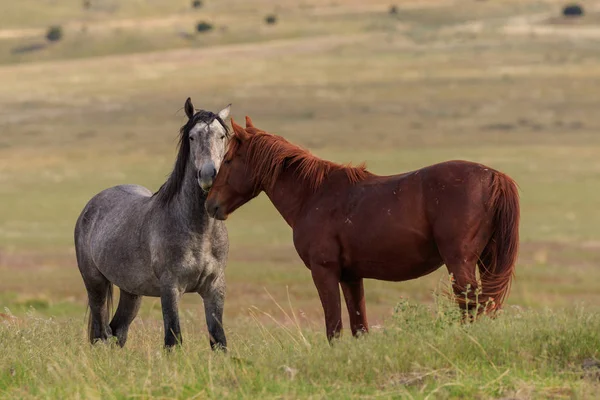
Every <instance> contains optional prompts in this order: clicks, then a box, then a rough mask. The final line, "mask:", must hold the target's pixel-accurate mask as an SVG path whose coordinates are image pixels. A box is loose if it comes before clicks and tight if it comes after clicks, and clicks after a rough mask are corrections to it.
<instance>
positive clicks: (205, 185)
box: [198, 178, 214, 193]
mask: <svg viewBox="0 0 600 400" xmlns="http://www.w3.org/2000/svg"><path fill="white" fill-rule="evenodd" d="M213 182H214V179H213V178H209V179H204V178H199V179H198V185H200V189H202V190H203V191H204V193H208V191H209V190H210V188H211V187H212V185H213Z"/></svg>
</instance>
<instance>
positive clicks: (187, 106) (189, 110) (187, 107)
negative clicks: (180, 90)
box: [183, 97, 196, 119]
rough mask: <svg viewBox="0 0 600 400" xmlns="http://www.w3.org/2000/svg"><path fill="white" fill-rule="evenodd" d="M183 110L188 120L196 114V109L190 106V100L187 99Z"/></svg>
mask: <svg viewBox="0 0 600 400" xmlns="http://www.w3.org/2000/svg"><path fill="white" fill-rule="evenodd" d="M183 108H184V109H185V115H187V117H188V118H189V119H192V117H193V116H194V114H195V113H196V109H195V108H194V105H193V104H192V99H190V98H189V97H188V98H187V100H186V101H185V106H183Z"/></svg>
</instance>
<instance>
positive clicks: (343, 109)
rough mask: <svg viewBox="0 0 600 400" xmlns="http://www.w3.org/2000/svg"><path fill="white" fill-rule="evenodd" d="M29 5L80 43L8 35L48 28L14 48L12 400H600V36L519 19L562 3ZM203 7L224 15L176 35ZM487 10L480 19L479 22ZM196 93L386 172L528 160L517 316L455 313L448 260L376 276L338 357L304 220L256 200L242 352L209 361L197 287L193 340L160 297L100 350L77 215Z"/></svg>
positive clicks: (242, 272) (1, 326)
mask: <svg viewBox="0 0 600 400" xmlns="http://www.w3.org/2000/svg"><path fill="white" fill-rule="evenodd" d="M13 3H14V4H13ZM13 3H10V4H7V5H6V9H4V8H3V13H2V15H0V22H3V23H4V25H3V29H12V27H14V28H16V29H30V28H31V29H42V32H43V29H44V28H45V26H47V25H48V24H50V23H61V24H63V25H64V26H65V32H66V34H67V36H66V37H65V40H64V41H61V42H59V43H57V44H56V45H54V46H52V47H50V48H48V49H46V50H42V51H40V52H38V53H34V54H28V55H24V56H16V55H14V54H10V49H12V48H13V47H14V46H16V45H20V44H24V43H29V41H30V40H33V41H35V40H34V39H31V38H25V39H23V38H19V39H0V63H1V64H4V65H1V66H0V85H1V87H2V90H1V91H0V130H1V132H2V133H1V134H0V312H6V310H8V311H9V313H12V314H14V315H15V316H16V317H17V320H16V321H12V320H0V354H2V357H1V358H0V397H3V398H4V397H6V398H32V397H43V398H65V397H67V398H71V397H77V396H80V397H82V398H94V397H103V398H104V397H108V398H111V397H115V398H130V397H135V396H137V397H142V398H150V397H153V398H156V397H179V398H187V397H192V396H194V395H198V397H200V398H204V397H222V396H225V395H228V396H229V397H238V398H245V397H267V398H269V397H277V398H297V397H311V396H312V397H316V398H320V397H334V396H335V395H337V397H341V398H349V397H359V396H362V397H368V398H371V397H373V398H374V397H384V398H411V397H412V398H427V397H428V396H429V397H428V398H518V399H523V398H544V399H545V398H594V397H595V393H597V392H598V390H599V389H600V388H599V387H598V380H597V377H596V376H595V375H594V374H595V373H596V372H594V371H593V370H590V371H586V372H584V371H582V370H581V365H582V362H583V361H584V360H585V359H587V358H593V357H599V356H600V355H599V354H598V352H599V351H600V339H599V337H598V332H599V331H600V330H599V329H598V328H600V327H599V325H600V317H599V314H598V311H599V307H598V304H600V291H599V290H598V282H600V269H599V268H598V264H599V263H600V256H599V255H598V247H599V246H600V231H599V230H598V229H597V227H598V226H599V225H600V211H598V204H600V189H598V185H597V182H598V180H599V179H600V162H599V161H598V154H600V136H598V132H600V113H598V112H597V110H598V108H599V106H600V104H599V102H598V96H597V90H596V88H597V87H598V84H600V75H599V74H598V71H599V70H600V56H599V55H598V53H597V52H594V51H593V50H594V49H596V48H597V40H596V39H594V38H578V39H573V38H571V37H566V36H564V37H563V36H561V35H552V36H544V35H539V36H533V35H523V36H518V35H516V36H510V35H507V34H505V33H504V31H503V30H502V27H503V26H504V25H505V24H507V23H508V22H509V21H510V20H511V19H512V18H513V17H518V16H520V15H529V14H537V13H539V12H550V11H552V10H554V9H555V8H556V7H555V5H556V4H555V3H553V2H545V1H544V2H529V3H527V4H523V3H522V2H519V1H507V2H502V3H499V2H489V1H488V2H473V4H470V5H469V7H467V6H465V7H459V6H457V5H456V4H453V5H450V4H449V3H448V2H444V1H441V2H440V4H438V3H434V2H432V3H431V4H428V5H424V4H422V3H414V2H412V1H409V0H406V1H398V2H397V3H398V5H399V7H400V13H399V14H398V16H396V17H391V16H389V15H387V13H386V10H387V8H388V7H389V4H388V2H369V3H368V4H366V3H365V2H358V1H356V2H355V1H353V0H343V1H338V2H335V4H334V2H331V4H324V3H323V2H318V1H316V0H314V1H313V0H310V1H309V0H306V1H304V2H303V3H302V4H299V3H297V2H292V1H291V0H289V1H286V2H280V1H274V0H263V1H260V2H259V1H257V2H247V1H242V0H235V1H234V0H231V1H223V2H208V1H207V2H205V3H206V8H205V9H203V10H202V11H200V12H198V13H193V12H191V11H189V10H187V8H185V9H184V6H185V7H187V2H181V3H179V2H168V1H158V0H157V1H123V2H120V4H121V6H120V7H118V8H117V9H115V10H113V11H112V12H111V13H109V12H106V11H101V10H96V11H94V12H93V14H92V17H90V18H89V21H88V20H86V19H85V18H84V17H83V16H82V11H81V10H80V9H79V8H78V6H77V4H78V3H77V4H75V2H74V0H73V1H65V2H60V4H58V3H57V4H52V5H50V2H42V3H40V2H37V1H35V2H34V1H32V0H23V1H22V2H13ZM34 3H35V4H34ZM109 3H110V2H105V3H103V4H104V5H110V4H109ZM278 7H279V8H278ZM173 8H174V9H173ZM21 12H23V14H20V13H21ZM273 12H274V13H276V14H277V15H278V17H279V20H278V24H277V25H275V26H272V27H266V26H265V25H264V23H263V17H264V15H265V14H267V13H273ZM552 12H553V11H552ZM25 16H26V17H25ZM205 16H206V18H208V19H211V21H216V23H217V25H218V26H219V25H227V26H228V30H226V31H221V30H217V31H215V32H212V33H210V34H208V35H206V36H198V37H197V38H196V39H182V38H181V37H179V36H178V35H177V32H178V31H177V29H178V28H179V27H180V26H182V25H185V24H188V22H189V23H192V22H193V23H195V22H197V19H204V18H205ZM88 17H89V16H88ZM209 17H210V18H209ZM86 18H87V17H86ZM213 18H214V19H213ZM128 20H129V21H133V25H132V26H133V27H134V28H131V27H126V26H123V25H122V26H121V27H119V28H118V29H117V28H115V26H114V25H110V24H109V23H108V22H110V21H116V22H118V23H119V24H123V21H125V22H127V21H128ZM165 20H167V22H166V23H165ZM82 21H88V22H87V23H88V24H89V30H88V33H87V34H86V35H88V36H86V39H85V40H84V39H82V37H83V36H81V35H82V33H81V32H79V31H78V30H77V26H78V25H77V24H79V23H81V22H82ZM90 21H91V22H90ZM94 21H95V22H94ZM473 21H475V22H477V23H481V24H482V26H483V28H482V29H481V31H479V32H476V33H472V32H471V33H470V32H469V31H468V29H467V30H461V29H465V26H466V27H467V28H468V27H469V24H470V23H471V22H473ZM92 22H94V23H97V25H94V24H93V23H92ZM152 24H158V25H156V26H154V25H152ZM188 25H189V24H188ZM188 25H185V26H188ZM190 26H193V24H192V25H190ZM1 33H2V32H0V34H1ZM148 51H150V52H148ZM152 51H154V52H152ZM188 96H191V97H192V99H193V100H194V104H196V106H198V107H202V108H205V109H211V110H217V109H220V108H222V107H223V106H224V105H226V104H228V103H233V108H232V112H233V116H234V118H235V119H236V120H237V121H241V120H243V117H244V115H250V116H252V118H253V120H254V123H255V124H256V125H257V126H258V127H260V128H264V129H266V130H268V131H271V132H274V133H278V134H281V135H283V136H285V137H286V138H288V139H289V140H291V141H293V142H295V143H298V144H301V145H303V146H305V147H308V148H309V149H311V150H312V151H313V152H314V153H316V154H317V155H319V156H321V157H324V158H327V159H331V160H335V161H339V162H348V161H353V162H360V161H363V160H365V161H367V164H368V165H369V168H370V169H371V170H372V171H373V172H375V173H378V174H392V173H399V172H403V171H409V170H413V169H417V168H421V167H423V166H426V165H430V164H432V163H435V162H440V161H444V160H448V159H457V158H462V159H469V160H473V161H478V162H482V163H485V164H487V165H489V166H491V167H493V168H497V169H500V170H502V171H504V172H506V173H508V174H509V175H511V176H512V177H513V178H515V180H516V181H517V182H518V184H519V186H520V189H521V191H520V193H521V206H522V222H521V239H522V240H521V252H520V257H519V262H518V265H517V270H516V272H517V276H516V279H515V281H514V285H513V289H512V292H511V295H510V296H509V298H508V301H507V308H506V313H505V314H504V315H502V316H501V317H499V318H498V319H496V320H493V321H491V320H487V319H484V320H482V321H479V322H478V323H476V324H473V325H460V324H458V323H457V320H456V317H457V316H456V313H455V309H454V308H449V307H448V306H447V305H444V304H437V303H436V299H437V298H436V297H432V292H433V291H435V290H436V288H437V287H438V283H439V282H440V280H444V279H445V273H446V271H445V269H444V268H442V269H440V270H438V271H436V272H435V273H433V274H431V275H429V276H427V277H424V278H421V279H418V280H414V281H410V282H401V283H391V282H381V281H368V282H366V284H365V286H366V300H367V313H368V318H369V322H370V323H371V325H372V326H373V329H372V334H371V335H369V336H368V337H365V338H362V339H360V340H359V341H355V340H353V339H352V338H350V337H348V336H349V334H348V332H347V331H346V334H345V336H344V338H343V339H342V340H341V342H340V343H338V344H336V346H334V347H333V348H330V347H329V346H328V345H327V344H326V341H325V335H324V327H323V325H324V324H323V321H322V319H323V315H322V308H321V305H320V302H319V299H318V295H317V293H316V289H315V287H314V285H313V283H312V280H311V276H310V272H309V271H308V270H307V269H306V267H305V266H304V265H303V264H302V263H301V261H300V259H299V258H298V256H297V254H296V252H295V250H294V248H293V245H292V234H291V230H290V228H289V227H288V226H287V225H286V224H285V222H284V221H283V219H282V218H281V217H280V216H279V215H278V214H277V212H276V210H275V209H274V207H273V206H272V205H271V204H270V202H269V201H268V199H267V198H266V197H265V196H259V197H258V198H257V199H255V200H253V201H252V202H250V203H249V204H248V205H246V206H244V207H242V208H241V209H239V210H238V211H236V212H235V213H234V214H233V215H232V216H231V217H230V219H229V220H228V221H227V227H228V230H229V234H230V239H231V251H230V257H229V262H228V266H227V270H226V277H227V285H228V296H227V300H226V309H225V320H224V323H225V328H226V330H227V332H228V339H229V344H230V346H231V352H230V355H229V356H223V355H219V354H213V353H212V352H210V350H209V348H208V344H207V338H206V334H205V323H204V316H203V311H202V306H201V299H200V298H199V296H197V295H192V294H189V295H185V296H184V297H183V300H182V307H181V308H182V315H183V319H184V323H183V326H184V329H185V332H184V338H185V342H184V348H183V350H182V351H176V352H174V353H173V354H170V355H168V356H167V355H165V354H163V353H162V351H161V346H162V336H163V333H162V321H161V313H160V300H159V299H155V298H154V299H153V298H148V299H145V300H144V302H143V306H142V309H141V311H140V314H139V318H138V320H136V322H135V323H134V326H133V328H132V332H131V337H130V342H129V343H128V346H127V348H126V349H124V350H121V349H116V348H113V347H110V346H96V347H93V348H92V347H90V346H89V345H88V344H87V343H86V340H85V334H84V329H85V321H84V315H85V306H86V293H85V289H84V287H83V284H82V281H81V277H80V275H79V272H78V270H77V266H76V263H75V256H74V249H73V242H72V240H73V239H72V231H73V226H74V223H75V220H76V218H77V216H78V214H79V212H80V211H81V209H82V208H83V206H84V205H85V203H86V202H87V201H88V200H89V199H90V198H91V197H92V196H93V195H94V194H95V193H97V192H98V191H100V190H102V189H104V188H106V187H109V186H113V185H117V184H122V183H138V184H142V185H145V186H147V187H149V188H150V189H152V190H156V189H157V188H158V187H159V186H160V185H161V184H162V183H163V182H164V179H165V177H166V176H167V175H168V173H169V172H170V169H171V168H172V164H173V161H174V157H175V154H176V153H175V144H176V134H177V131H178V128H179V126H180V125H181V124H182V123H183V119H184V117H183V112H182V111H181V107H182V106H183V102H184V100H185V99H186V98H187V97H188ZM407 298H408V299H410V302H407V301H406V300H401V299H407ZM279 304H281V305H285V306H284V307H283V308H284V309H285V310H286V312H287V313H288V314H290V315H291V313H292V311H293V312H294V313H295V314H296V316H297V317H298V320H299V324H300V327H298V326H297V325H296V324H295V322H293V321H291V320H290V319H289V318H288V317H287V316H286V315H284V313H283V312H282V311H281V309H280V308H279ZM344 313H345V311H344ZM11 321H12V322H11ZM344 321H347V315H346V314H344ZM302 335H303V336H304V337H305V339H306V342H305V341H304V340H303V339H302ZM307 343H308V344H307ZM234 357H236V358H234ZM236 360H238V361H236ZM239 360H242V361H239ZM290 374H291V375H293V379H292V376H291V375H290ZM582 376H583V378H582Z"/></svg>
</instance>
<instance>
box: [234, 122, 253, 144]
mask: <svg viewBox="0 0 600 400" xmlns="http://www.w3.org/2000/svg"><path fill="white" fill-rule="evenodd" d="M231 127H232V128H233V133H234V135H235V136H234V137H236V138H238V139H240V140H246V139H248V138H249V137H250V136H249V135H248V132H246V130H245V129H244V128H242V127H241V126H239V125H238V124H236V123H235V121H234V120H233V118H231Z"/></svg>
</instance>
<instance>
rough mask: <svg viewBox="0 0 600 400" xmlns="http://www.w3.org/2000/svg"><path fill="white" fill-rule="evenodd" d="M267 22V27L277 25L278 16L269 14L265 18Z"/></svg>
mask: <svg viewBox="0 0 600 400" xmlns="http://www.w3.org/2000/svg"><path fill="white" fill-rule="evenodd" d="M265 22H266V23H267V25H275V24H276V23H277V15H275V14H269V15H267V16H266V17H265Z"/></svg>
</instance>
